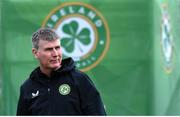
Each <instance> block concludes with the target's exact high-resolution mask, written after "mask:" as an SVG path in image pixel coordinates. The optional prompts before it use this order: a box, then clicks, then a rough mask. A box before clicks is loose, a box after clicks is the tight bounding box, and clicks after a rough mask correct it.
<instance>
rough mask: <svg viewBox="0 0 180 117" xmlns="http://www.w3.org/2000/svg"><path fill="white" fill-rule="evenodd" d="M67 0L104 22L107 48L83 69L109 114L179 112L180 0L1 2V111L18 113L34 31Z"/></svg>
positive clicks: (30, 65)
mask: <svg viewBox="0 0 180 117" xmlns="http://www.w3.org/2000/svg"><path fill="white" fill-rule="evenodd" d="M71 2H73V3H74V2H78V3H77V4H79V3H80V2H82V3H83V4H87V6H90V8H93V9H92V10H95V11H97V12H98V14H97V15H100V16H101V17H103V18H104V20H103V21H104V22H103V23H104V24H106V27H105V28H106V30H105V33H106V35H105V37H104V39H106V41H107V40H108V41H109V42H108V44H106V47H105V48H106V50H105V51H102V52H103V56H102V57H101V59H98V62H96V64H94V65H93V67H91V68H89V69H86V70H84V72H86V73H87V74H88V75H89V76H90V77H91V79H92V80H93V81H94V84H95V85H96V86H97V88H98V90H99V91H100V93H101V96H102V99H103V102H104V104H105V107H106V111H107V114H108V115H180V109H179V108H180V101H179V100H180V72H179V69H180V14H179V12H180V0H1V1H0V115H15V114H16V108H17V102H18V98H19V88H20V85H21V84H22V83H23V82H24V80H25V79H27V78H28V77H29V74H30V72H31V71H32V70H33V69H34V68H35V67H36V66H37V65H38V62H37V61H36V60H35V59H34V57H33V56H32V53H31V35H32V33H33V32H34V31H36V30H37V29H38V28H40V27H42V26H43V25H45V23H46V21H47V18H48V16H49V14H51V15H52V13H53V12H54V11H55V9H56V8H61V7H59V6H63V4H67V3H68V4H70V3H71ZM56 10H57V9H56ZM58 18H59V17H58ZM62 18H63V17H62ZM55 19H56V18H55ZM58 20H61V19H58ZM63 21H64V20H63ZM92 25H93V24H92ZM108 32H109V37H108V35H107V33H108ZM98 33H99V32H98ZM99 35H100V34H99ZM178 43H179V44H178ZM100 54H101V53H100Z"/></svg>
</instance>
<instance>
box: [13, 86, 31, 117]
mask: <svg viewBox="0 0 180 117" xmlns="http://www.w3.org/2000/svg"><path fill="white" fill-rule="evenodd" d="M23 92H24V91H23V88H22V86H21V88H20V96H19V101H18V106H17V112H16V115H30V113H29V112H28V102H27V100H25V98H24V93H23Z"/></svg>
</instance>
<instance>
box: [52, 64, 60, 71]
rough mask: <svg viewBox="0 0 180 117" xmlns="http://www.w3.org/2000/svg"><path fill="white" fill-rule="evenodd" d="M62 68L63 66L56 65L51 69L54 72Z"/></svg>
mask: <svg viewBox="0 0 180 117" xmlns="http://www.w3.org/2000/svg"><path fill="white" fill-rule="evenodd" d="M60 67H61V65H56V66H52V67H51V68H52V69H53V70H57V69H59V68H60Z"/></svg>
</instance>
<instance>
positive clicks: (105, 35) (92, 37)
mask: <svg viewBox="0 0 180 117" xmlns="http://www.w3.org/2000/svg"><path fill="white" fill-rule="evenodd" d="M42 27H49V28H53V29H55V30H56V32H57V34H58V35H59V37H60V38H61V47H62V54H63V59H65V58H68V57H71V58H72V59H73V60H74V61H75V64H76V67H77V68H78V69H80V70H82V71H88V70H90V69H92V68H94V67H95V66H97V65H98V64H99V62H100V61H101V60H102V59H103V58H104V56H105V55H106V53H107V51H108V49H109V44H110V31H109V27H108V24H107V22H106V20H105V18H104V17H103V15H102V14H101V12H99V11H98V10H97V9H96V8H95V7H94V6H92V5H90V4H86V3H83V2H64V3H62V4H60V5H59V6H57V7H56V8H54V9H53V10H52V11H51V12H50V13H49V14H48V15H47V17H46V18H45V19H44V21H43V24H42ZM60 91H62V92H66V91H65V90H64V89H62V90H60Z"/></svg>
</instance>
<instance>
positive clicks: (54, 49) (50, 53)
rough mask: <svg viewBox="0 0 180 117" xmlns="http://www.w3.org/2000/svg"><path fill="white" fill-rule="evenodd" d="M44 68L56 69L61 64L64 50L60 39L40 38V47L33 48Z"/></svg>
mask: <svg viewBox="0 0 180 117" xmlns="http://www.w3.org/2000/svg"><path fill="white" fill-rule="evenodd" d="M32 51H33V54H34V56H35V57H36V58H37V59H38V60H39V62H40V67H41V68H42V69H44V70H56V69H58V68H59V67H60V66H61V61H62V50H61V46H60V41H59V39H57V40H53V41H45V40H39V48H38V49H35V48H33V49H32Z"/></svg>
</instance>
